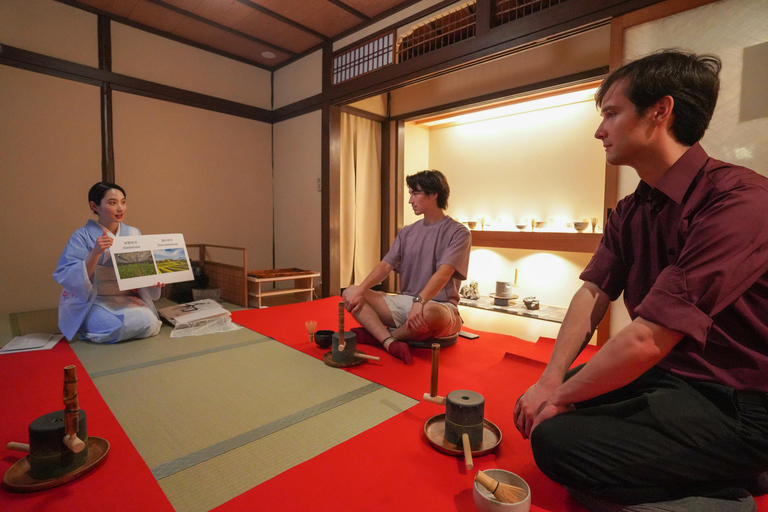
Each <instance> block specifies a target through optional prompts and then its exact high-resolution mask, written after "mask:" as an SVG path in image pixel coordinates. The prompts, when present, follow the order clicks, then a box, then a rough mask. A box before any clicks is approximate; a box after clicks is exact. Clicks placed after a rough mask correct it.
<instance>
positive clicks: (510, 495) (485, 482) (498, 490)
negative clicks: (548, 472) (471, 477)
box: [475, 471, 528, 503]
mask: <svg viewBox="0 0 768 512" xmlns="http://www.w3.org/2000/svg"><path fill="white" fill-rule="evenodd" d="M475 482H478V483H479V484H480V485H482V486H483V487H485V488H486V489H488V492H490V493H491V494H493V496H494V498H496V499H497V500H499V501H500V502H501V503H520V502H521V501H523V500H524V499H525V497H526V496H528V493H527V492H526V490H525V489H523V488H522V487H518V486H516V485H510V484H502V483H500V482H497V481H496V480H494V479H493V478H491V477H489V476H488V475H486V474H485V473H483V472H482V471H478V472H477V474H476V475H475Z"/></svg>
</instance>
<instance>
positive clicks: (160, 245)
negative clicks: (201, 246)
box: [110, 233, 194, 291]
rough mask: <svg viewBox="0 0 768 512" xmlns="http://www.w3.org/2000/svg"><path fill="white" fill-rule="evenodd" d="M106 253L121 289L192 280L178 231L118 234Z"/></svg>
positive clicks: (189, 266) (187, 258)
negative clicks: (163, 233)
mask: <svg viewBox="0 0 768 512" xmlns="http://www.w3.org/2000/svg"><path fill="white" fill-rule="evenodd" d="M110 253H111V255H112V264H113V265H114V267H115V274H116V275H117V285H118V288H119V289H120V290H121V291H122V290H132V289H135V288H144V287H146V286H154V285H156V284H157V283H165V284H170V283H180V282H183V281H192V280H193V279H194V275H193V274H192V265H191V263H190V261H189V254H188V253H187V246H186V245H185V244H184V235H182V234H181V233H174V234H170V235H141V236H119V237H117V238H115V240H114V242H113V243H112V247H111V248H110Z"/></svg>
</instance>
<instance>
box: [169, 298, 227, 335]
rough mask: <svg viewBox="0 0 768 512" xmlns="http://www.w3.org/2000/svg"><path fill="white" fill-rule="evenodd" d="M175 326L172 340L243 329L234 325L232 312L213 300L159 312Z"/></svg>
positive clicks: (200, 301)
mask: <svg viewBox="0 0 768 512" xmlns="http://www.w3.org/2000/svg"><path fill="white" fill-rule="evenodd" d="M157 312H158V313H159V314H160V316H161V317H163V318H164V319H166V320H168V322H170V323H171V325H173V326H174V329H173V331H172V332H171V338H180V337H182V336H200V335H202V334H212V333H215V332H226V331H234V330H236V329H241V328H242V327H240V326H239V325H235V324H233V323H232V320H231V319H230V312H229V311H227V310H226V309H224V308H223V307H222V306H221V304H219V303H218V302H216V301H215V300H213V299H203V300H196V301H194V302H187V303H185V304H178V305H176V306H169V307H167V308H162V309H160V310H158V311H157Z"/></svg>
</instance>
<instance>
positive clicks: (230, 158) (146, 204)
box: [113, 93, 273, 269]
mask: <svg viewBox="0 0 768 512" xmlns="http://www.w3.org/2000/svg"><path fill="white" fill-rule="evenodd" d="M113 116H114V137H115V162H116V165H115V179H116V181H117V183H119V184H120V185H121V186H123V187H124V188H125V189H126V192H127V194H128V203H129V207H130V208H129V212H128V214H127V217H126V219H127V222H128V224H131V225H135V226H136V227H138V228H139V229H141V230H142V232H143V233H147V234H150V233H157V234H159V233H182V234H183V235H184V239H185V241H186V242H187V243H204V244H216V245H226V246H237V247H245V248H246V249H247V250H248V262H249V266H251V267H252V268H254V269H256V268H271V267H272V215H273V212H272V151H271V140H272V138H271V126H270V125H269V124H265V123H261V122H258V121H251V120H248V119H243V118H240V117H234V116H228V115H225V114H219V113H216V112H210V111H206V110H201V109H197V108H192V107H187V106H184V105H178V104H175V103H166V102H163V101H158V100H154V99H149V98H144V97H139V96H133V95H130V94H123V93H114V109H113Z"/></svg>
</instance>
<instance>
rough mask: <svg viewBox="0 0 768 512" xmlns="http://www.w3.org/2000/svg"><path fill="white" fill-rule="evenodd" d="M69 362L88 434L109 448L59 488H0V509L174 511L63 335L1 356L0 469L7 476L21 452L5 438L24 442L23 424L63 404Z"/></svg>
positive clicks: (25, 431) (26, 438)
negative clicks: (46, 345)
mask: <svg viewBox="0 0 768 512" xmlns="http://www.w3.org/2000/svg"><path fill="white" fill-rule="evenodd" d="M70 364H74V365H75V366H77V377H78V381H79V382H78V387H77V390H78V396H79V402H80V408H81V409H83V410H84V411H85V412H86V414H87V418H88V435H91V436H96V437H102V438H104V439H106V440H107V441H109V444H110V448H109V453H108V454H107V456H106V459H105V460H104V461H103V462H102V463H101V465H99V466H98V467H96V468H94V469H93V470H91V471H90V472H88V473H86V474H85V475H83V476H81V477H79V478H76V479H75V480H72V481H71V482H68V483H66V484H64V485H62V486H60V487H55V488H52V489H47V490H44V491H38V492H32V493H16V492H9V491H7V490H6V489H4V488H3V489H1V490H0V510H2V511H3V512H10V511H27V510H29V511H34V512H45V511H50V512H60V511H110V512H120V511H126V512H136V511H142V512H149V511H151V512H156V511H157V512H159V511H169V512H173V507H172V506H171V503H170V502H169V501H168V498H166V497H165V494H164V493H163V491H162V489H161V488H160V486H159V485H158V483H157V481H156V480H155V477H154V476H153V475H152V473H151V472H150V470H149V468H148V467H147V465H146V463H145V462H144V460H143V459H142V458H141V457H140V456H139V453H138V452H137V451H136V449H135V448H134V446H133V444H132V443H131V440H130V439H128V436H127V435H126V434H125V432H124V431H123V429H122V428H121V427H120V424H119V423H118V422H117V420H116V419H115V417H114V415H113V414H112V412H111V411H110V410H109V408H108V407H107V404H106V403H105V402H104V399H103V398H102V397H101V395H100V394H99V392H98V390H97V389H96V387H95V386H94V384H93V381H92V380H91V378H90V377H89V376H88V373H86V371H85V370H84V369H83V367H82V365H81V364H80V361H79V360H78V359H77V356H76V355H75V354H74V352H73V351H72V349H71V348H70V346H69V344H68V343H67V342H66V340H62V341H60V342H59V343H57V344H56V346H55V347H54V348H53V349H51V350H40V351H35V352H25V353H20V354H6V355H0V375H2V382H3V384H2V387H1V388H0V406H1V408H2V412H1V413H0V415H1V417H2V421H0V445H1V446H0V472H2V474H3V475H5V472H6V471H7V470H8V468H10V467H11V466H12V465H13V464H14V463H15V462H16V461H18V460H19V459H21V458H22V457H23V456H24V454H23V453H22V452H17V451H13V450H8V449H7V448H6V444H7V443H8V442H10V441H17V442H21V443H28V442H29V433H28V431H27V429H28V426H29V424H30V423H31V422H32V421H33V420H35V419H36V418H38V417H40V416H42V415H44V414H47V413H49V412H53V411H56V410H60V409H64V404H63V403H62V387H63V382H64V367H65V366H67V365H70ZM126 392H130V390H126Z"/></svg>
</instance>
